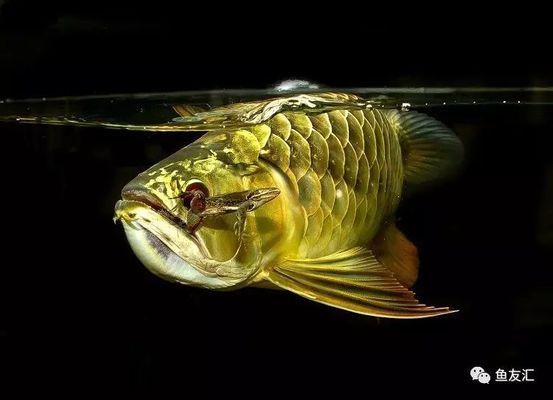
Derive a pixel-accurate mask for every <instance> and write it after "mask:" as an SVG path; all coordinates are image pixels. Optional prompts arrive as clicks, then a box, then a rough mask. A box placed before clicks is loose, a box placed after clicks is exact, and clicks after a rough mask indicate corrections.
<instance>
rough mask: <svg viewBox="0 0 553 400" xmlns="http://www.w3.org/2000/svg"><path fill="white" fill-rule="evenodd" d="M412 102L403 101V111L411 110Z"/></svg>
mask: <svg viewBox="0 0 553 400" xmlns="http://www.w3.org/2000/svg"><path fill="white" fill-rule="evenodd" d="M410 108H411V103H401V111H409V109H410Z"/></svg>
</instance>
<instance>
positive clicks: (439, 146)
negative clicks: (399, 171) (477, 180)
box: [388, 110, 463, 184]
mask: <svg viewBox="0 0 553 400" xmlns="http://www.w3.org/2000/svg"><path fill="white" fill-rule="evenodd" d="M388 119H389V121H390V123H391V124H392V126H393V127H394V128H395V129H396V131H397V132H398V136H399V140H400V143H401V149H402V153H403V160H404V171H405V180H406V181H407V183H411V184H419V183H425V182H430V181H433V180H436V179H440V178H443V177H445V176H447V175H448V174H450V173H451V172H452V171H454V170H455V167H457V166H459V164H460V163H461V160H462V159H463V145H462V143H461V141H460V140H459V138H458V137H457V136H456V135H455V134H454V133H453V131H451V130H450V129H449V128H448V127H446V126H445V125H444V124H442V123H441V122H439V121H437V120H435V119H434V118H432V117H429V116H428V115H425V114H421V113H418V112H416V111H398V110H393V111H390V112H389V114H388Z"/></svg>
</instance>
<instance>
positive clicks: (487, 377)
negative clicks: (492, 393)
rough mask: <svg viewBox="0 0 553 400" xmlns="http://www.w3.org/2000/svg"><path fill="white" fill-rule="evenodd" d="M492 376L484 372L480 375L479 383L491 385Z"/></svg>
mask: <svg viewBox="0 0 553 400" xmlns="http://www.w3.org/2000/svg"><path fill="white" fill-rule="evenodd" d="M490 379H491V378H490V374H488V373H487V372H482V373H480V374H478V382H480V383H490Z"/></svg>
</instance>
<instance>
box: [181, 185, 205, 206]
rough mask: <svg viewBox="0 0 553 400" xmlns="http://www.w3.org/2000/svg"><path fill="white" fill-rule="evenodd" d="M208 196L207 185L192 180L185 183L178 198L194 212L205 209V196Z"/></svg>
mask: <svg viewBox="0 0 553 400" xmlns="http://www.w3.org/2000/svg"><path fill="white" fill-rule="evenodd" d="M208 196H209V190H208V189H207V186H206V185H204V184H203V183H202V182H200V181H192V182H189V183H188V185H186V188H185V189H184V191H183V192H182V193H181V194H180V196H179V197H180V198H181V200H182V203H183V205H184V207H186V208H187V209H192V210H193V211H195V212H201V211H203V210H205V198H206V197H208Z"/></svg>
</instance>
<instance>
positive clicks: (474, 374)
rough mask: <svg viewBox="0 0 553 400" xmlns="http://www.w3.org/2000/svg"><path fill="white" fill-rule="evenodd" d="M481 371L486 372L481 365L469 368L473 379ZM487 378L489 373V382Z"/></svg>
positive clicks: (476, 377)
mask: <svg viewBox="0 0 553 400" xmlns="http://www.w3.org/2000/svg"><path fill="white" fill-rule="evenodd" d="M482 373H486V372H485V371H484V368H482V367H474V368H473V369H471V370H470V376H472V380H473V381H476V380H478V376H479V375H480V374H482ZM486 375H488V374H486ZM489 380H490V375H488V382H489Z"/></svg>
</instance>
